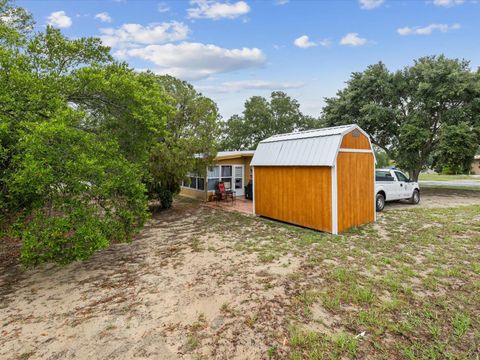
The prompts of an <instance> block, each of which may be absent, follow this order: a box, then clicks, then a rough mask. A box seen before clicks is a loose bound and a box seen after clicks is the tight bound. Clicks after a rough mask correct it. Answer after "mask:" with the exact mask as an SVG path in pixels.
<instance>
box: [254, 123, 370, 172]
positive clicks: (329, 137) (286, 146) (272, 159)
mask: <svg viewBox="0 0 480 360" xmlns="http://www.w3.org/2000/svg"><path fill="white" fill-rule="evenodd" d="M353 129H359V130H360V131H361V132H362V133H363V134H365V135H366V136H367V137H368V135H367V134H366V133H365V132H364V131H363V130H362V129H360V128H359V127H358V126H357V125H342V126H335V127H330V128H324V129H317V130H307V131H300V132H295V133H290V134H280V135H274V136H271V137H269V138H267V139H265V140H262V141H261V142H260V143H259V144H258V147H257V150H255V155H254V156H253V159H252V163H251V165H252V166H334V165H335V159H336V155H337V152H338V149H339V148H340V143H341V141H342V138H343V135H344V134H346V133H348V132H350V131H352V130H353Z"/></svg>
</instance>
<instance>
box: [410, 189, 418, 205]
mask: <svg viewBox="0 0 480 360" xmlns="http://www.w3.org/2000/svg"><path fill="white" fill-rule="evenodd" d="M419 202H420V191H418V190H416V189H415V190H413V194H412V197H411V198H410V204H414V205H417V204H418V203H419Z"/></svg>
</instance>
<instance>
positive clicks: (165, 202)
mask: <svg viewBox="0 0 480 360" xmlns="http://www.w3.org/2000/svg"><path fill="white" fill-rule="evenodd" d="M158 198H159V200H160V204H161V205H162V209H170V208H171V207H172V203H173V193H172V192H171V191H170V190H168V189H162V190H160V191H159V193H158Z"/></svg>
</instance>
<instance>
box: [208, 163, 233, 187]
mask: <svg viewBox="0 0 480 360" xmlns="http://www.w3.org/2000/svg"><path fill="white" fill-rule="evenodd" d="M235 171H238V170H237V168H235ZM207 174H208V183H207V189H208V191H215V190H217V185H218V183H219V182H220V181H223V182H224V184H225V189H226V190H234V187H235V188H237V189H239V188H240V185H238V187H237V179H236V178H235V176H234V174H233V166H232V165H218V166H211V167H209V168H208V171H207ZM235 175H236V174H235Z"/></svg>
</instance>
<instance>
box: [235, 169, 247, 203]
mask: <svg viewBox="0 0 480 360" xmlns="http://www.w3.org/2000/svg"><path fill="white" fill-rule="evenodd" d="M233 176H234V178H235V179H234V184H235V193H236V195H237V196H243V195H244V194H245V189H244V187H243V186H244V184H243V165H235V166H234V168H233Z"/></svg>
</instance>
